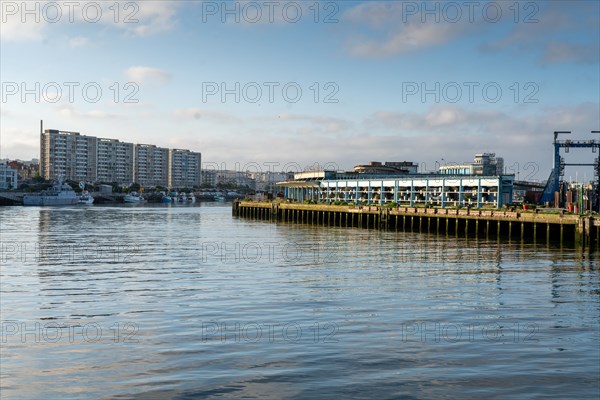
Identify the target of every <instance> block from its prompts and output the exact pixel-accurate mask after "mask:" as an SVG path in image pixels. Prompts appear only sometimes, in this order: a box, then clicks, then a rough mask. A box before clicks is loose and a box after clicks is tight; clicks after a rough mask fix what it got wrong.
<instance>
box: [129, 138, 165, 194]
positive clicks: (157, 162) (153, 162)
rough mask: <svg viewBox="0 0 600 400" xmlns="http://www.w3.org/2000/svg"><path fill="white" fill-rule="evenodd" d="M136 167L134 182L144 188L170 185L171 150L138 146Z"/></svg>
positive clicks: (136, 149)
mask: <svg viewBox="0 0 600 400" xmlns="http://www.w3.org/2000/svg"><path fill="white" fill-rule="evenodd" d="M134 165H135V171H134V181H135V182H137V183H139V184H140V185H141V186H142V187H155V186H167V185H168V184H169V149H167V148H163V147H156V146H154V145H152V144H136V145H135V162H134Z"/></svg>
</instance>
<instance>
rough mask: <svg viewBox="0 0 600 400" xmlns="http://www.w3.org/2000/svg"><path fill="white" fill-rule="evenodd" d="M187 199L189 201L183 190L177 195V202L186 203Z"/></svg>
mask: <svg viewBox="0 0 600 400" xmlns="http://www.w3.org/2000/svg"><path fill="white" fill-rule="evenodd" d="M186 201H187V195H186V194H185V193H183V192H181V193H179V195H178V196H177V202H178V203H185V202H186Z"/></svg>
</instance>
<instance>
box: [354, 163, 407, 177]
mask: <svg viewBox="0 0 600 400" xmlns="http://www.w3.org/2000/svg"><path fill="white" fill-rule="evenodd" d="M418 169H419V166H418V164H415V163H413V162H409V161H400V162H390V161H386V162H385V163H383V164H382V163H381V162H379V161H371V162H370V163H369V164H366V165H357V166H355V167H354V171H355V172H357V173H359V174H416V173H417V171H418Z"/></svg>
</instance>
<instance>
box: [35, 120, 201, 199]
mask: <svg viewBox="0 0 600 400" xmlns="http://www.w3.org/2000/svg"><path fill="white" fill-rule="evenodd" d="M201 166H202V164H201V154H200V153H196V152H192V151H189V150H180V149H172V150H169V149H167V148H162V147H157V146H155V145H151V144H133V143H128V142H121V141H119V140H117V139H106V138H98V137H94V136H85V135H81V134H80V133H79V132H68V131H59V130H55V129H46V130H45V131H44V130H42V131H41V133H40V165H39V173H40V176H42V177H43V178H45V179H48V180H58V179H59V178H61V179H63V180H74V181H85V182H103V183H113V182H116V183H118V184H120V185H130V184H132V183H134V182H137V183H139V184H140V185H141V186H149V187H152V186H168V187H171V188H184V187H189V188H192V187H194V186H200V183H201V180H202V177H201Z"/></svg>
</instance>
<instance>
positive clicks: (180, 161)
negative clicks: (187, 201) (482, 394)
mask: <svg viewBox="0 0 600 400" xmlns="http://www.w3.org/2000/svg"><path fill="white" fill-rule="evenodd" d="M201 184H202V155H201V154H200V153H196V152H193V151H189V150H180V149H170V150H169V187H170V188H179V189H181V188H193V187H194V186H200V185H201Z"/></svg>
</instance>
